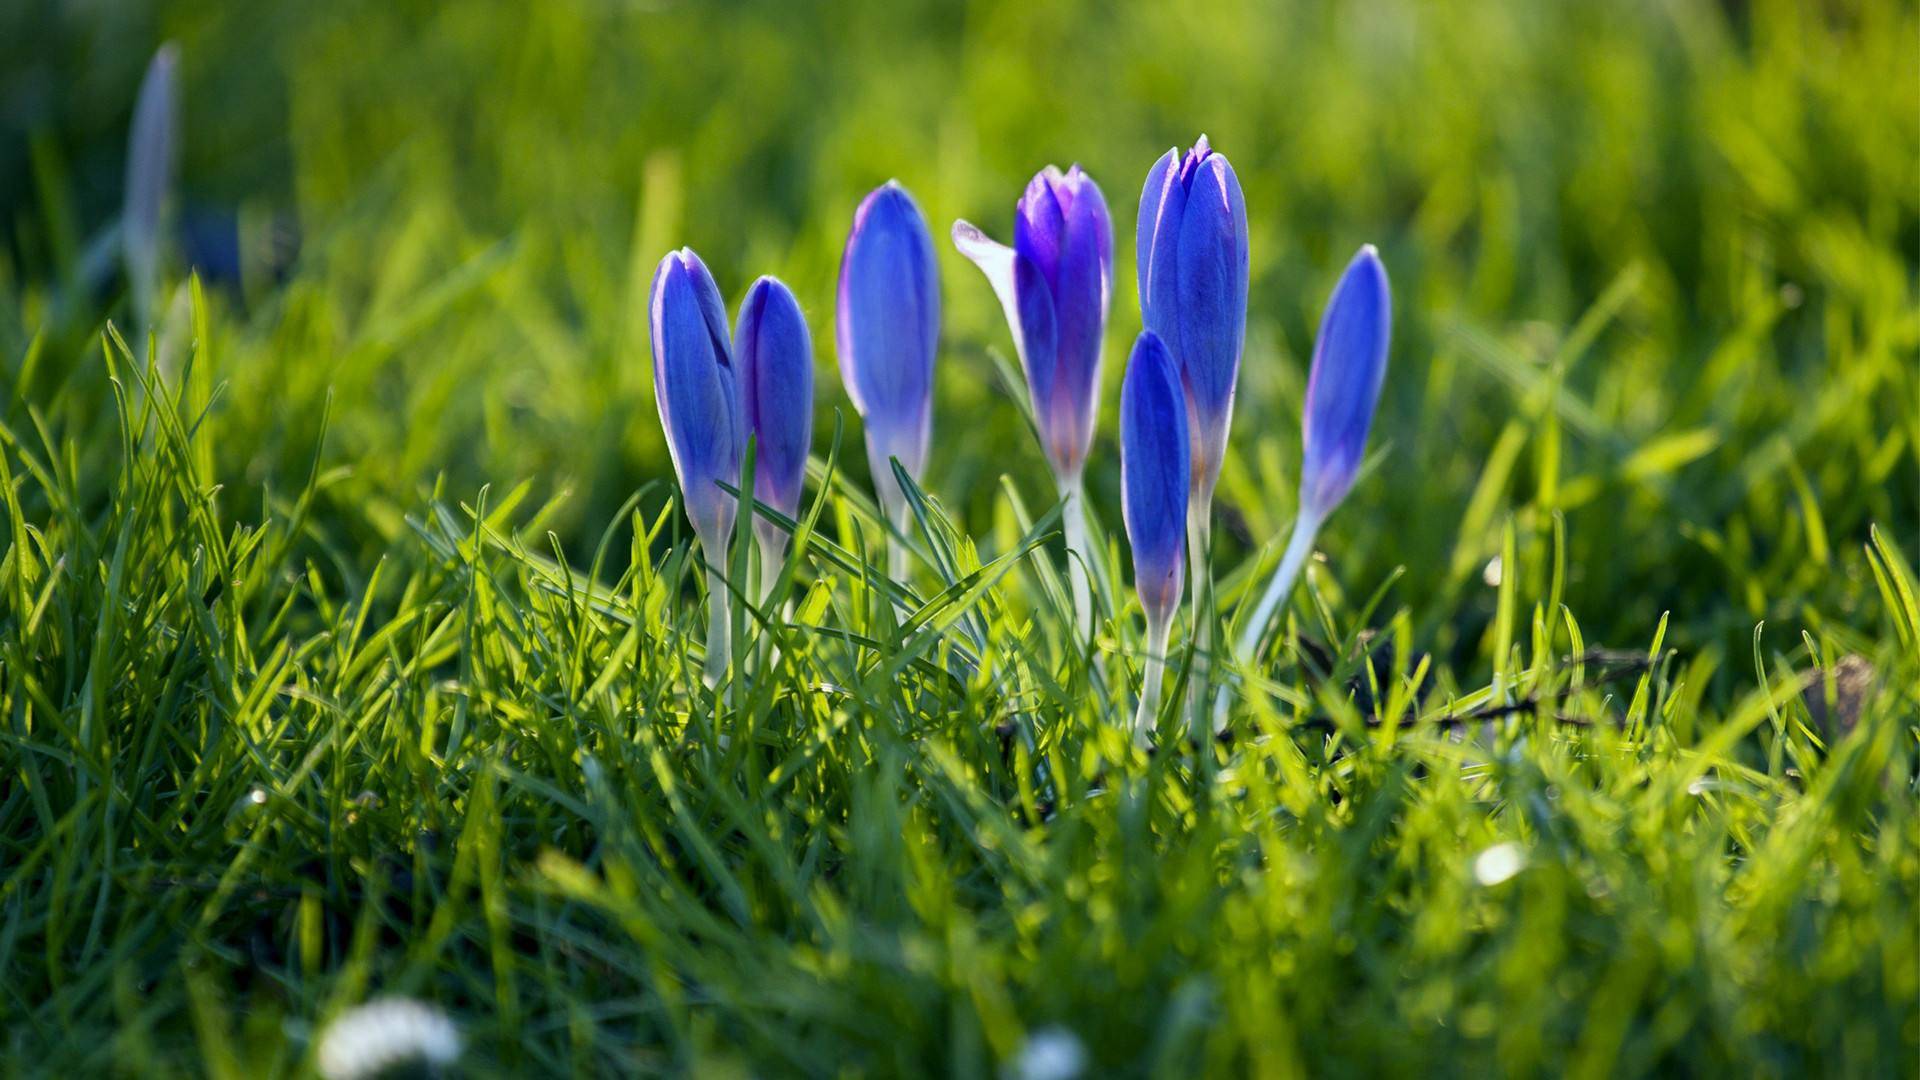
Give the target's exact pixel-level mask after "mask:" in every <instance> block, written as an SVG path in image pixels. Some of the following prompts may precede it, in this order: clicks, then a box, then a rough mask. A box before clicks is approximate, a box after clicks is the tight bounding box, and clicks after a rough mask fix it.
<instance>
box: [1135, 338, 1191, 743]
mask: <svg viewBox="0 0 1920 1080" xmlns="http://www.w3.org/2000/svg"><path fill="white" fill-rule="evenodd" d="M1184 397H1185V395H1184V393H1183V392H1182V391H1181V388H1180V379H1179V376H1178V375H1177V374H1176V368H1175V365H1174V361H1173V357H1172V356H1171V355H1170V354H1169V353H1168V351H1167V348H1166V346H1165V345H1164V344H1163V343H1162V342H1161V341H1160V338H1159V336H1158V335H1156V334H1154V332H1153V331H1151V330H1148V331H1145V332H1143V333H1142V334H1141V335H1140V337H1139V340H1137V341H1136V342H1135V343H1134V346H1133V356H1132V357H1131V358H1130V359H1129V360H1128V361H1127V373H1126V377H1125V379H1124V380H1123V381H1122V383H1121V386H1120V495H1121V504H1120V506H1121V512H1122V514H1123V515H1124V517H1125V519H1126V525H1127V543H1128V544H1129V545H1130V546H1131V547H1132V548H1133V580H1134V589H1135V590H1136V591H1137V592H1139V594H1140V607H1141V610H1142V611H1143V612H1144V613H1145V614H1146V617H1147V656H1146V681H1145V684H1144V685H1143V687H1142V689H1141V694H1140V708H1139V711H1138V712H1137V713H1135V715H1134V737H1135V739H1136V740H1142V741H1143V740H1144V739H1145V738H1146V734H1147V730H1148V729H1149V728H1150V727H1151V726H1152V721H1153V717H1154V715H1155V714H1156V713H1157V712H1158V711H1159V707H1160V680H1161V673H1162V671H1163V669H1164V666H1165V665H1164V659H1165V656H1166V651H1167V633H1168V630H1169V628H1170V627H1171V626H1172V625H1173V613H1174V611H1175V610H1176V609H1177V608H1178V607H1179V606H1180V590H1181V585H1182V581H1183V579H1182V575H1183V572H1184V567H1183V565H1182V564H1183V560H1184V559H1185V558H1186V522H1187V495H1188V489H1189V487H1190V486H1191V484H1192V468H1193V466H1192V461H1191V455H1190V448H1189V440H1190V436H1189V434H1188V432H1187V405H1186V401H1185V400H1184Z"/></svg>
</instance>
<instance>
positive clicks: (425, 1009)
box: [315, 998, 460, 1080]
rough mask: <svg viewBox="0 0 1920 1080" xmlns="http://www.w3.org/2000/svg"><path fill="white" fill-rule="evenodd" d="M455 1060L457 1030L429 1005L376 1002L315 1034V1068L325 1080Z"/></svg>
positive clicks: (355, 1079)
mask: <svg viewBox="0 0 1920 1080" xmlns="http://www.w3.org/2000/svg"><path fill="white" fill-rule="evenodd" d="M459 1056H460V1030H459V1029H458V1028H456V1027H455V1026H454V1023H453V1020H452V1019H451V1018H449V1017H448V1016H447V1014H446V1013H444V1012H441V1011H440V1010H439V1009H438V1008H436V1007H435V1006H432V1005H429V1004H427V1003H426V1002H423V1001H413V1000H411V999H408V998H379V999H376V1000H373V1001H369V1002H367V1003H366V1004H365V1005H361V1006H359V1007H358V1008H354V1009H348V1010H347V1011H346V1012H344V1013H341V1014H340V1015H339V1016H338V1017H336V1018H335V1019H334V1021H333V1023H331V1024H328V1025H327V1028H326V1030H325V1031H323V1032H321V1033H320V1049H319V1053H318V1054H316V1055H315V1064H316V1065H317V1066H318V1067H319V1070H320V1075H321V1076H324V1077H326V1078H327V1080H362V1078H364V1077H371V1076H376V1075H378V1074H380V1073H382V1072H384V1071H386V1070H387V1069H390V1068H392V1067H393V1066H395V1065H399V1064H401V1063H403V1062H408V1061H418V1062H420V1063H422V1064H424V1065H426V1066H428V1067H430V1068H439V1067H443V1066H446V1065H451V1064H453V1061H454V1059H455V1058H458V1057H459Z"/></svg>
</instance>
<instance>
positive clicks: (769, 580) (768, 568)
mask: <svg viewBox="0 0 1920 1080" xmlns="http://www.w3.org/2000/svg"><path fill="white" fill-rule="evenodd" d="M754 539H755V541H756V542H757V544H758V546H759V549H760V589H759V595H760V616H761V618H763V619H765V620H766V621H767V623H768V625H769V626H771V624H772V623H773V621H774V620H775V619H778V618H781V617H782V613H781V612H778V611H775V610H773V609H772V608H771V607H769V606H768V605H769V604H770V603H771V602H772V600H773V587H774V586H775V585H778V584H779V583H780V569H781V567H782V565H783V564H784V563H785V562H786V546H787V544H786V539H787V538H786V537H785V536H784V535H781V534H779V533H773V532H757V533H755V534H754ZM761 636H762V637H764V638H765V639H766V642H767V647H766V649H765V650H764V651H765V653H766V660H765V662H764V663H762V664H761V665H760V670H762V671H772V670H773V666H774V665H775V664H777V663H779V662H780V646H778V645H775V644H774V643H773V638H774V635H773V634H772V633H771V631H770V630H768V629H763V630H762V631H761Z"/></svg>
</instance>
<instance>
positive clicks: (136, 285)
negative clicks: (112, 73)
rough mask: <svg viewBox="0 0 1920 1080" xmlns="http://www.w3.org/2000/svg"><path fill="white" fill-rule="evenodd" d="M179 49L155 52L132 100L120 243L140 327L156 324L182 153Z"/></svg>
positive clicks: (169, 46)
mask: <svg viewBox="0 0 1920 1080" xmlns="http://www.w3.org/2000/svg"><path fill="white" fill-rule="evenodd" d="M179 66H180V49H179V46H177V45H174V44H173V43H172V42H168V43H167V44H165V45H162V46H160V49H159V51H158V52H155V53H154V54H153V60H152V61H151V62H150V63H148V65H147V73H146V75H145V77H143V78H142V79H141V80H140V93H139V96H138V97H136V98H135V99H134V104H133V126H132V127H131V128H129V129H128V131H127V179H126V190H125V192H124V195H123V202H122V206H121V211H120V245H121V253H122V256H123V257H124V258H125V260H126V266H127V287H128V292H129V293H130V294H131V295H132V297H133V307H134V320H135V323H136V329H137V330H138V331H139V332H140V333H142V334H145V333H146V332H147V330H148V329H150V327H151V325H152V319H153V314H154V307H155V304H156V303H157V302H158V292H159V288H160V262H161V254H162V249H163V241H164V237H165V236H166V224H167V223H166V214H167V212H168V210H169V203H170V202H171V201H172V190H173V168H174V162H175V159H176V158H177V157H178V154H179V147H178V143H179V138H180V136H179V123H180V120H179V111H180V106H179V101H178V96H179V90H178V88H177V81H178V74H177V72H178V69H179Z"/></svg>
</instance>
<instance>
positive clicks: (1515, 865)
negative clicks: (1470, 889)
mask: <svg viewBox="0 0 1920 1080" xmlns="http://www.w3.org/2000/svg"><path fill="white" fill-rule="evenodd" d="M1526 865H1527V854H1526V852H1524V851H1522V850H1520V845H1519V844H1515V843H1512V842H1508V843H1504V844H1495V845H1493V846H1492V847H1490V848H1488V849H1487V850H1485V851H1483V852H1481V853H1480V854H1479V855H1477V856H1475V857H1474V860H1473V876H1474V877H1475V878H1476V879H1477V880H1478V881H1479V882H1480V884H1482V885H1498V884H1500V883H1501V882H1503V881H1505V880H1507V879H1508V878H1510V877H1512V876H1513V875H1515V874H1517V873H1519V872H1520V871H1521V869H1522V868H1524V867H1525V866H1526Z"/></svg>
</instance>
